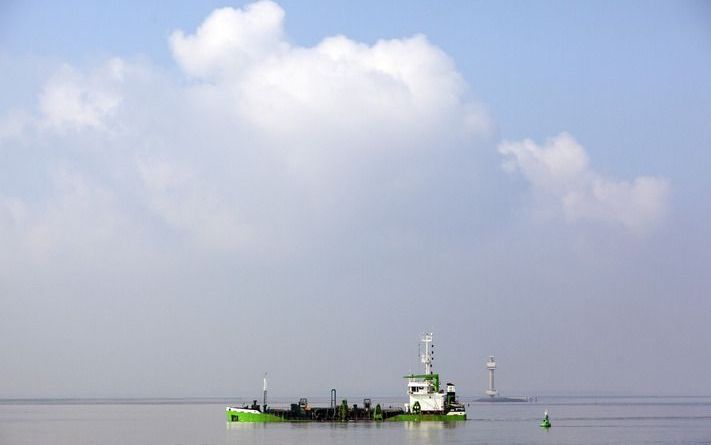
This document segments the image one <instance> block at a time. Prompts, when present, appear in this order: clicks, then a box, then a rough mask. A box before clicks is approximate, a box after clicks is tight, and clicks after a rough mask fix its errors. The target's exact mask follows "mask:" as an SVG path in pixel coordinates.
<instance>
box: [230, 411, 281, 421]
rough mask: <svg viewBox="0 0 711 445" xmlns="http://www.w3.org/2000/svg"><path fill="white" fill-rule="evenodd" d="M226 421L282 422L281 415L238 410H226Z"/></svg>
mask: <svg viewBox="0 0 711 445" xmlns="http://www.w3.org/2000/svg"><path fill="white" fill-rule="evenodd" d="M226 415H227V421H228V422H253V423H271V422H284V419H282V418H281V417H278V416H275V415H273V414H267V413H251V412H238V411H229V410H228V411H227V412H226Z"/></svg>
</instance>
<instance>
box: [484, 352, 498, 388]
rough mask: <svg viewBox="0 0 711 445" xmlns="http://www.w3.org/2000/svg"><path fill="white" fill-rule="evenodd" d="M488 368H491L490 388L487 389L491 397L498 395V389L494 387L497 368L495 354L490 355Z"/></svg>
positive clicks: (487, 362) (487, 363)
mask: <svg viewBox="0 0 711 445" xmlns="http://www.w3.org/2000/svg"><path fill="white" fill-rule="evenodd" d="M486 369H488V370H489V389H487V390H486V395H487V396H489V397H496V394H497V392H496V389H494V369H496V360H494V356H493V355H490V356H489V359H488V360H487V361H486Z"/></svg>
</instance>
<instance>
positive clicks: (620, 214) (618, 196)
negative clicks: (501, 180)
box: [499, 133, 670, 233]
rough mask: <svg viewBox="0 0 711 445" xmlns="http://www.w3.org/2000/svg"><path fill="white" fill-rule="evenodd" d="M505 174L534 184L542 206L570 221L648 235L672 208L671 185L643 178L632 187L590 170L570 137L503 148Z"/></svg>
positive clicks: (503, 145)
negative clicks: (587, 222)
mask: <svg viewBox="0 0 711 445" xmlns="http://www.w3.org/2000/svg"><path fill="white" fill-rule="evenodd" d="M499 152H500V153H501V154H502V155H503V156H504V157H505V161H504V164H503V166H504V169H505V170H507V171H509V172H515V171H519V172H520V173H521V174H522V175H523V176H524V177H525V178H526V179H527V180H528V182H530V184H531V186H532V188H533V191H534V194H535V195H536V197H537V199H538V204H539V205H543V206H552V207H553V208H554V209H557V210H558V211H559V212H558V213H559V214H560V215H562V217H563V218H564V219H565V220H566V221H568V222H575V221H581V220H589V221H598V222H605V223H611V224H617V225H621V226H624V227H626V228H627V229H629V230H631V231H634V232H638V233H646V232H648V231H649V230H651V229H653V228H654V227H655V226H657V225H658V224H659V223H660V222H661V221H662V219H663V217H664V216H665V214H666V212H667V207H668V200H669V193H670V186H669V183H668V181H667V180H666V179H663V178H658V177H650V176H640V177H637V178H635V179H634V180H632V181H620V180H614V179H610V178H607V177H605V176H603V175H601V174H599V173H597V172H595V171H594V170H593V169H592V168H591V167H590V162H589V157H588V154H587V153H586V151H585V149H584V148H583V147H582V146H581V145H580V144H579V143H578V142H577V141H576V140H575V139H574V138H573V137H572V136H571V135H570V134H567V133H561V134H559V135H558V136H556V137H553V138H550V139H548V140H546V142H545V143H544V144H543V145H538V144H536V143H535V142H534V141H532V140H530V139H525V140H522V141H518V142H508V141H505V142H503V143H501V144H500V145H499Z"/></svg>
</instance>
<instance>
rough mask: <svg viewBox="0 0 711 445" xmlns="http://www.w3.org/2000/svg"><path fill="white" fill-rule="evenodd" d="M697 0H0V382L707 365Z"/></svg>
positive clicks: (301, 391) (709, 102)
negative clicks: (489, 360)
mask: <svg viewBox="0 0 711 445" xmlns="http://www.w3.org/2000/svg"><path fill="white" fill-rule="evenodd" d="M709 79H711V7H709V4H708V3H706V2H649V1H640V2H624V3H623V4H621V3H620V2H612V1H611V2H588V3H582V2H567V1H566V2H553V1H551V2H473V1H454V2H447V3H446V5H445V4H444V3H442V2H438V1H432V2H426V1H421V2H379V1H373V2H371V1H360V2H352V1H328V2H325V1H324V2H315V1H283V2H280V3H273V2H269V1H262V2H258V3H248V2H233V3H228V4H225V3H216V2H193V3H185V2H183V3H178V2H175V4H171V5H170V6H169V5H168V4H167V3H166V4H164V2H155V1H127V2H118V4H116V5H109V4H105V3H104V4H99V3H96V2H84V1H69V2H53V1H35V2H20V1H12V0H11V1H9V2H7V1H5V2H2V3H0V363H1V364H0V398H7V397H111V396H119V397H133V396H229V395H235V396H238V395H240V396H246V397H249V396H251V395H253V394H254V395H257V394H259V391H260V389H261V376H262V373H263V372H264V371H268V372H269V374H270V389H271V391H272V392H273V393H275V394H280V395H289V396H292V395H293V396H298V395H323V396H327V395H328V391H329V390H330V388H332V387H336V388H338V389H339V391H340V392H341V393H342V394H353V395H373V396H374V395H379V394H386V395H399V394H404V381H403V379H402V378H401V377H402V375H404V374H405V373H408V372H410V371H418V370H419V369H420V367H421V365H420V364H419V362H418V357H417V342H418V337H419V335H420V333H421V332H422V331H424V330H432V331H434V333H435V344H436V345H437V346H436V351H437V352H436V355H435V358H436V362H435V369H436V370H438V371H440V372H442V373H443V374H444V378H445V379H446V380H448V381H454V382H455V383H457V384H458V389H459V391H460V392H461V393H463V394H465V395H476V394H482V392H483V390H484V389H485V386H486V371H485V368H484V362H485V359H486V356H487V355H488V354H495V355H496V357H497V359H498V362H499V370H498V371H497V372H498V377H497V383H498V386H499V390H500V391H501V392H502V393H504V394H509V395H513V394H530V393H539V394H545V393H551V392H560V391H563V392H577V393H594V392H613V393H643V394H660V393H662V394H692V393H703V394H711V379H710V378H709V377H708V375H709V369H711V299H710V297H711V295H710V294H711V269H710V267H711V266H710V265H711V228H710V227H711V225H710V223H709V220H710V219H711V199H709V197H708V194H709V191H711V175H710V174H709V165H711V83H710V82H709Z"/></svg>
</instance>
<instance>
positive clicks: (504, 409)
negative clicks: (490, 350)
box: [0, 397, 711, 445]
mask: <svg viewBox="0 0 711 445" xmlns="http://www.w3.org/2000/svg"><path fill="white" fill-rule="evenodd" d="M224 408H225V403H224V402H219V403H218V402H215V401H210V400H201V401H198V400H132V401H128V400H100V401H97V400H93V401H81V400H64V401H51V400H35V401H7V400H6V401H0V444H2V445H14V444H18V445H19V444H23V445H40V444H41V445H49V444H51V445H70V444H71V445H77V444H107V445H111V444H155V445H168V444H170V445H176V444H183V445H191V444H196V445H202V444H205V445H207V444H211V445H212V444H285V443H301V444H316V445H326V444H334V443H338V444H378V443H387V444H438V443H449V444H571V445H576V444H581V445H582V444H666V443H674V444H711V397H695V398H688V397H683V398H682V397H678V398H675V397H636V398H620V397H606V398H599V397H598V398H580V397H577V398H573V397H570V398H568V397H560V398H539V399H538V402H537V403H493V404H492V403H476V402H470V405H469V407H468V408H467V410H468V415H469V418H470V420H469V421H466V422H451V423H434V422H432V423H430V422H422V423H354V422H351V423H346V424H331V423H302V424H290V423H286V424H227V423H226V422H225V420H224ZM544 409H548V410H549V411H550V413H551V420H552V422H553V427H552V428H551V429H550V430H543V429H541V428H540V427H539V426H538V422H539V421H540V418H541V415H542V413H543V410H544Z"/></svg>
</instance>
